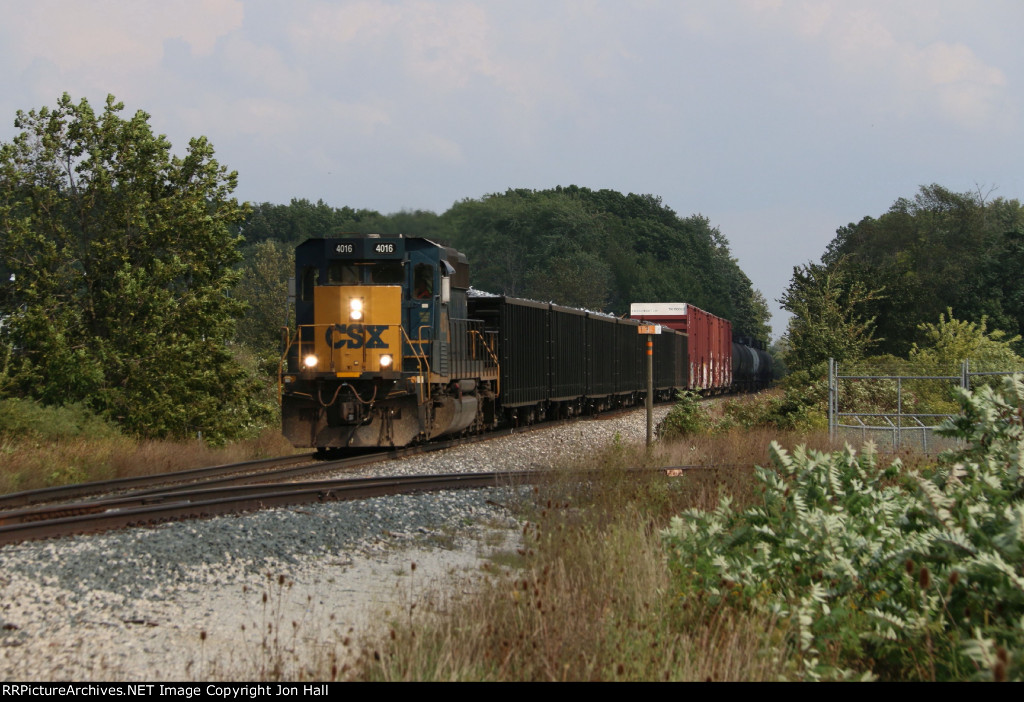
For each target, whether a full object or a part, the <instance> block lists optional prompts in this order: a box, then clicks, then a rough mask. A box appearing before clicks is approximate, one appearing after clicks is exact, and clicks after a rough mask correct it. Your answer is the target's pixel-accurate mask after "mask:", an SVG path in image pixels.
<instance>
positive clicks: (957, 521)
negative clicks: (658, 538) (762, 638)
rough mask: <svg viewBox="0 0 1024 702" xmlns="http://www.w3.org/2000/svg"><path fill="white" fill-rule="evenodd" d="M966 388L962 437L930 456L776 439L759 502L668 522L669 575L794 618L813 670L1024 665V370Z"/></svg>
mask: <svg viewBox="0 0 1024 702" xmlns="http://www.w3.org/2000/svg"><path fill="white" fill-rule="evenodd" d="M958 399H959V401H960V403H961V407H962V410H963V412H962V414H961V415H960V416H959V418H957V419H956V420H953V421H951V422H949V423H948V424H947V425H946V427H945V428H944V431H945V433H946V434H948V435H950V436H955V437H957V438H960V439H962V440H964V441H965V442H966V443H967V448H965V449H963V450H960V451H957V452H953V453H950V454H947V455H945V456H944V457H943V458H942V461H941V463H940V465H939V466H938V467H937V468H935V469H934V470H930V471H916V470H907V469H905V468H904V467H903V466H902V465H901V464H900V463H899V462H898V461H897V462H895V463H893V464H892V465H890V466H888V467H886V468H884V469H883V468H880V467H879V466H878V465H877V461H876V456H875V454H874V453H873V451H872V450H871V449H870V447H869V448H867V449H866V450H865V451H863V452H862V453H860V454H857V453H856V452H855V451H853V450H852V449H850V448H847V449H846V450H845V451H841V452H834V453H821V452H809V451H806V450H805V449H802V448H800V449H797V450H796V451H794V452H793V453H792V454H790V453H788V452H786V451H785V450H783V449H782V448H781V446H779V445H778V444H773V447H772V454H773V456H772V458H773V461H772V462H773V467H772V468H759V469H758V470H757V479H758V481H759V482H760V483H761V491H762V493H763V498H762V500H761V501H760V503H759V504H757V505H753V506H750V507H747V508H746V509H740V510H738V509H736V508H735V507H734V506H733V500H732V498H731V497H729V496H725V497H723V498H722V500H721V502H720V504H719V506H718V507H717V508H716V509H715V510H713V511H706V510H688V511H686V512H684V513H683V514H682V515H681V516H680V517H678V518H676V519H674V520H673V523H672V526H671V527H670V528H669V529H667V530H665V532H664V536H665V540H666V545H667V547H668V548H669V550H670V563H671V567H672V569H673V573H674V574H675V579H674V582H675V586H676V587H677V588H679V590H680V592H681V593H684V595H687V596H692V597H697V598H708V600H709V602H710V603H711V604H712V605H713V606H728V607H730V608H736V609H739V610H741V611H751V612H761V613H763V614H766V615H767V614H771V615H774V616H776V617H778V618H779V620H780V621H786V622H788V623H789V625H790V626H791V627H792V628H793V631H794V632H795V635H796V638H795V640H794V642H795V644H796V653H797V658H798V661H799V663H800V671H801V673H802V674H803V675H804V676H806V677H808V678H811V679H819V678H847V677H860V676H863V675H878V676H881V677H883V678H885V679H892V680H904V679H922V680H962V679H971V678H983V679H997V680H1003V679H1017V680H1019V679H1022V678H1024V667H1022V664H1024V626H1022V621H1024V619H1022V616H1024V580H1022V578H1021V574H1020V572H1019V564H1020V563H1021V561H1022V560H1024V540H1022V537H1021V528H1020V525H1021V524H1022V523H1024V504H1022V503H1021V500H1020V496H1021V491H1022V488H1024V483H1022V475H1021V467H1022V458H1021V456H1022V454H1021V448H1022V447H1024V431H1022V425H1021V412H1022V407H1024V383H1022V381H1021V379H1020V378H1019V377H1018V378H1017V379H1015V380H1008V381H1007V382H1006V384H1005V387H1004V389H1003V392H1002V393H997V392H995V391H993V390H992V389H991V388H988V387H985V388H982V389H981V390H979V391H978V392H977V393H975V394H973V395H972V394H971V393H968V392H966V391H960V392H959V393H958Z"/></svg>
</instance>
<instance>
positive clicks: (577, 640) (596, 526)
mask: <svg viewBox="0 0 1024 702" xmlns="http://www.w3.org/2000/svg"><path fill="white" fill-rule="evenodd" d="M675 450H678V449H675ZM739 458H740V457H739V456H737V460H739ZM656 460H658V457H657V455H656V454H652V453H649V452H647V451H645V450H644V449H643V448H642V447H622V446H617V447H614V448H612V449H611V450H610V451H608V452H607V453H606V454H604V455H602V456H599V457H597V458H595V459H592V460H591V461H590V463H591V464H594V463H598V464H600V465H599V466H598V467H599V471H597V472H596V473H595V476H594V479H593V480H591V481H586V482H583V483H581V482H580V481H579V479H578V474H576V473H575V472H566V473H565V474H563V475H562V476H561V477H560V478H556V479H555V480H553V481H552V482H551V483H550V484H548V485H546V486H544V487H542V488H539V489H538V490H537V491H536V492H535V500H534V502H535V507H534V511H533V513H532V514H531V515H530V517H529V520H530V521H529V522H528V523H527V525H526V527H525V528H524V533H523V540H524V547H523V549H522V551H521V552H520V554H519V555H520V556H521V566H520V567H517V568H512V567H503V566H492V567H490V568H488V577H484V578H481V579H478V580H476V581H475V582H474V583H473V584H472V586H468V585H463V586H460V587H453V588H452V589H451V590H450V591H451V592H465V593H466V594H461V595H457V596H447V597H441V598H439V599H437V600H435V601H433V602H430V603H429V604H428V605H427V606H423V605H422V603H421V605H420V606H419V607H418V608H414V609H410V610H409V611H407V612H406V613H405V615H404V616H403V617H402V619H401V621H395V622H393V623H392V626H391V630H390V633H389V635H388V636H387V637H385V638H384V639H382V640H371V641H367V642H365V643H364V645H363V654H362V656H361V658H360V660H359V662H358V664H357V665H356V666H355V668H354V669H353V671H351V673H352V675H353V677H355V678H356V679H362V680H495V681H499V680H501V681H504V680H531V681H532V680H537V681H539V680H545V681H549V680H551V681H553V680H588V681H591V680H592V681H613V680H708V679H711V680H774V679H777V678H778V677H779V676H780V671H783V670H785V669H786V668H787V664H786V657H787V653H788V646H787V643H786V642H787V636H786V632H785V631H783V630H781V629H780V628H779V627H778V625H777V624H776V623H775V622H773V621H771V620H770V619H767V618H765V617H763V616H761V615H754V614H751V613H748V612H741V611H738V610H733V609H722V608H719V609H717V610H714V611H712V610H709V609H708V608H707V607H706V606H705V605H704V604H703V603H701V602H700V601H698V600H694V599H692V598H687V597H684V596H683V595H681V594H680V593H678V592H675V591H673V587H672V581H671V578H670V574H669V572H668V569H667V566H666V562H665V554H664V551H663V549H662V545H661V540H660V536H659V530H660V529H661V527H662V526H664V525H665V524H667V520H668V519H669V518H670V517H671V516H673V515H675V514H678V513H679V511H680V510H682V509H684V508H686V507H705V506H712V505H713V504H715V503H717V501H718V498H719V496H720V495H721V494H722V493H723V492H729V493H730V494H736V495H738V496H746V495H748V494H751V489H750V483H751V481H750V471H749V470H742V471H738V470H732V471H707V472H703V471H701V472H694V473H691V474H688V475H687V476H685V477H684V478H682V479H669V478H664V477H661V476H656V475H653V474H644V473H638V472H636V471H632V470H628V468H627V467H636V466H640V465H644V464H648V465H649V464H650V463H652V462H653V461H656ZM743 462H746V463H750V462H751V457H750V456H745V457H743ZM591 467H594V466H593V465H591ZM572 468H574V469H575V468H578V466H572ZM751 496H752V495H751Z"/></svg>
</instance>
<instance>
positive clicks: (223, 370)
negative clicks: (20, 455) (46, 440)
mask: <svg viewBox="0 0 1024 702" xmlns="http://www.w3.org/2000/svg"><path fill="white" fill-rule="evenodd" d="M122 110H123V105H121V104H120V103H117V102H115V100H114V98H113V97H112V96H111V97H108V98H107V101H106V104H105V106H104V109H103V111H102V112H101V113H96V112H94V111H93V108H92V107H91V106H90V105H89V103H88V102H87V101H86V100H82V101H81V102H79V103H77V104H76V103H74V102H72V100H71V98H70V97H69V96H68V95H67V94H65V95H64V96H63V97H62V98H61V99H60V100H59V102H58V105H57V107H56V108H54V109H52V110H51V109H49V108H46V107H44V108H42V109H40V110H39V111H35V110H33V111H30V112H28V113H25V112H20V111H19V112H18V116H17V119H16V121H15V126H16V127H18V128H19V129H21V130H22V131H21V133H20V134H18V135H17V136H16V137H15V138H14V140H13V141H12V142H11V143H8V144H3V145H2V146H0V261H2V264H0V280H2V281H3V283H0V315H4V316H6V317H7V319H6V320H5V325H4V329H3V335H4V337H5V338H4V342H5V343H6V344H7V345H8V348H9V349H11V350H12V353H11V358H10V360H9V363H8V369H7V371H6V373H7V376H8V380H7V381H6V388H5V390H6V391H7V392H8V393H12V394H18V395H22V396H29V397H34V398H36V399H38V400H40V401H42V402H43V403H46V404H54V405H62V404H67V403H74V402H83V403H86V404H87V405H88V406H90V407H91V408H93V409H95V410H97V411H99V412H101V413H102V414H103V415H104V416H106V417H110V418H113V419H116V420H117V421H119V422H120V423H121V424H122V425H123V426H124V427H126V428H127V429H129V430H130V431H132V432H134V433H138V434H141V435H146V436H182V435H194V434H195V432H202V433H203V434H204V436H206V437H207V438H209V439H211V440H221V439H223V438H226V437H229V436H234V435H238V434H239V433H241V432H243V431H245V430H247V429H250V428H252V427H254V426H256V425H257V424H258V423H259V422H261V421H262V420H263V419H264V418H265V417H266V416H267V414H266V408H265V407H263V406H261V405H259V404H257V403H253V402H252V401H251V400H250V395H251V392H250V391H251V388H252V386H253V379H252V378H251V377H249V376H248V375H247V374H246V373H244V372H243V370H242V369H241V368H240V366H239V365H238V364H237V363H235V362H234V359H233V357H232V354H231V352H230V350H229V349H228V348H227V346H226V343H227V341H228V340H229V339H230V337H231V334H232V332H233V330H234V321H233V317H234V315H236V314H238V313H239V312H240V305H239V304H238V303H237V302H235V301H233V300H231V299H230V297H229V295H228V293H229V291H230V290H231V288H232V286H233V285H234V283H235V282H236V279H237V275H236V273H234V272H233V271H232V269H231V267H232V265H233V264H234V263H235V262H236V261H238V260H239V252H238V243H239V239H238V237H236V236H235V235H233V234H231V231H230V228H231V227H232V226H234V225H235V224H236V223H238V222H239V221H240V220H241V219H242V216H243V215H244V208H243V207H241V206H240V205H239V204H238V202H237V201H236V200H235V199H234V198H232V197H231V193H232V191H233V190H234V188H235V185H236V181H237V174H235V173H233V172H228V171H227V169H226V168H224V167H223V166H221V165H220V164H219V163H217V161H216V160H215V159H214V158H213V148H212V147H211V146H210V144H209V142H207V140H206V139H205V138H202V137H200V138H196V139H192V140H191V141H190V142H189V146H188V149H187V151H186V153H185V155H184V156H183V157H179V156H172V154H171V145H170V143H169V142H168V141H167V139H166V138H165V137H163V136H157V135H154V134H153V132H152V131H151V129H150V125H149V116H148V115H147V114H146V113H145V112H141V111H139V112H137V113H135V115H133V116H132V117H131V118H129V119H124V118H122V117H121V116H120V115H119V113H120V112H121V111H122Z"/></svg>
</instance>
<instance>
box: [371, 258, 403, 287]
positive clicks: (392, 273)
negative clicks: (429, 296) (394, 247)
mask: <svg viewBox="0 0 1024 702" xmlns="http://www.w3.org/2000/svg"><path fill="white" fill-rule="evenodd" d="M404 278H405V272H404V270H403V269H402V263H401V262H400V261H386V262H381V263H374V264H373V265H372V266H370V283H372V284H375V285H401V284H402V282H403V280H404Z"/></svg>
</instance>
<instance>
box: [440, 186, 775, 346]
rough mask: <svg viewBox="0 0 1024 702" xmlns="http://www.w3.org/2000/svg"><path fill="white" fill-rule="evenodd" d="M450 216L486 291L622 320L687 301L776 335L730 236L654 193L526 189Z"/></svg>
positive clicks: (743, 327) (748, 331)
mask: <svg viewBox="0 0 1024 702" xmlns="http://www.w3.org/2000/svg"><path fill="white" fill-rule="evenodd" d="M443 218H444V219H445V221H446V222H448V224H449V225H450V227H451V231H450V238H449V240H450V243H452V245H454V246H455V247H456V248H459V249H460V250H463V251H465V252H466V254H467V255H468V256H469V260H470V263H471V264H472V265H473V280H474V285H475V286H476V287H478V288H481V289H484V290H489V291H491V292H496V293H503V294H508V295H519V296H525V297H534V298H539V299H544V300H548V299H550V300H554V301H556V302H559V303H561V304H569V305H578V306H582V307H590V308H593V309H608V310H612V311H614V312H616V313H619V314H624V313H626V312H628V310H629V305H630V303H632V302H635V301H644V302H676V301H680V300H685V301H686V302H689V303H691V304H694V305H696V306H698V307H701V308H703V309H706V310H708V311H710V312H713V313H714V314H717V315H719V316H721V317H725V318H726V319H730V320H732V322H733V328H734V331H736V332H737V333H740V334H745V335H749V336H753V337H756V338H760V339H767V337H768V335H769V329H768V326H767V320H768V317H769V313H768V308H767V304H766V302H765V300H764V298H763V296H761V295H760V294H759V293H757V292H756V291H754V290H753V288H752V286H751V283H750V279H749V278H747V276H746V275H745V274H744V273H743V272H742V271H741V270H740V268H739V266H738V264H737V263H736V260H735V259H734V258H733V257H732V254H731V252H730V250H729V246H728V242H727V241H726V240H725V238H724V237H723V236H722V234H721V233H720V232H719V231H718V230H717V229H715V228H714V227H712V226H711V225H710V223H709V222H708V220H707V219H706V218H704V217H701V216H699V215H694V216H691V217H686V218H681V217H679V216H678V215H677V214H676V213H675V212H673V211H672V210H671V209H669V208H667V207H665V206H664V205H663V204H662V203H661V200H660V199H659V198H657V197H655V196H652V195H635V194H629V195H623V194H622V193H618V192H615V191H611V190H599V191H593V190H590V189H588V188H580V187H577V186H568V187H558V188H554V189H551V190H541V191H534V190H527V189H517V190H508V191H507V192H505V193H501V194H492V195H487V196H485V197H484V198H481V199H479V200H473V199H467V200H463V201H461V202H458V203H456V204H455V205H454V206H453V207H452V208H451V209H450V210H449V211H448V212H446V213H445V214H444V215H443Z"/></svg>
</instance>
